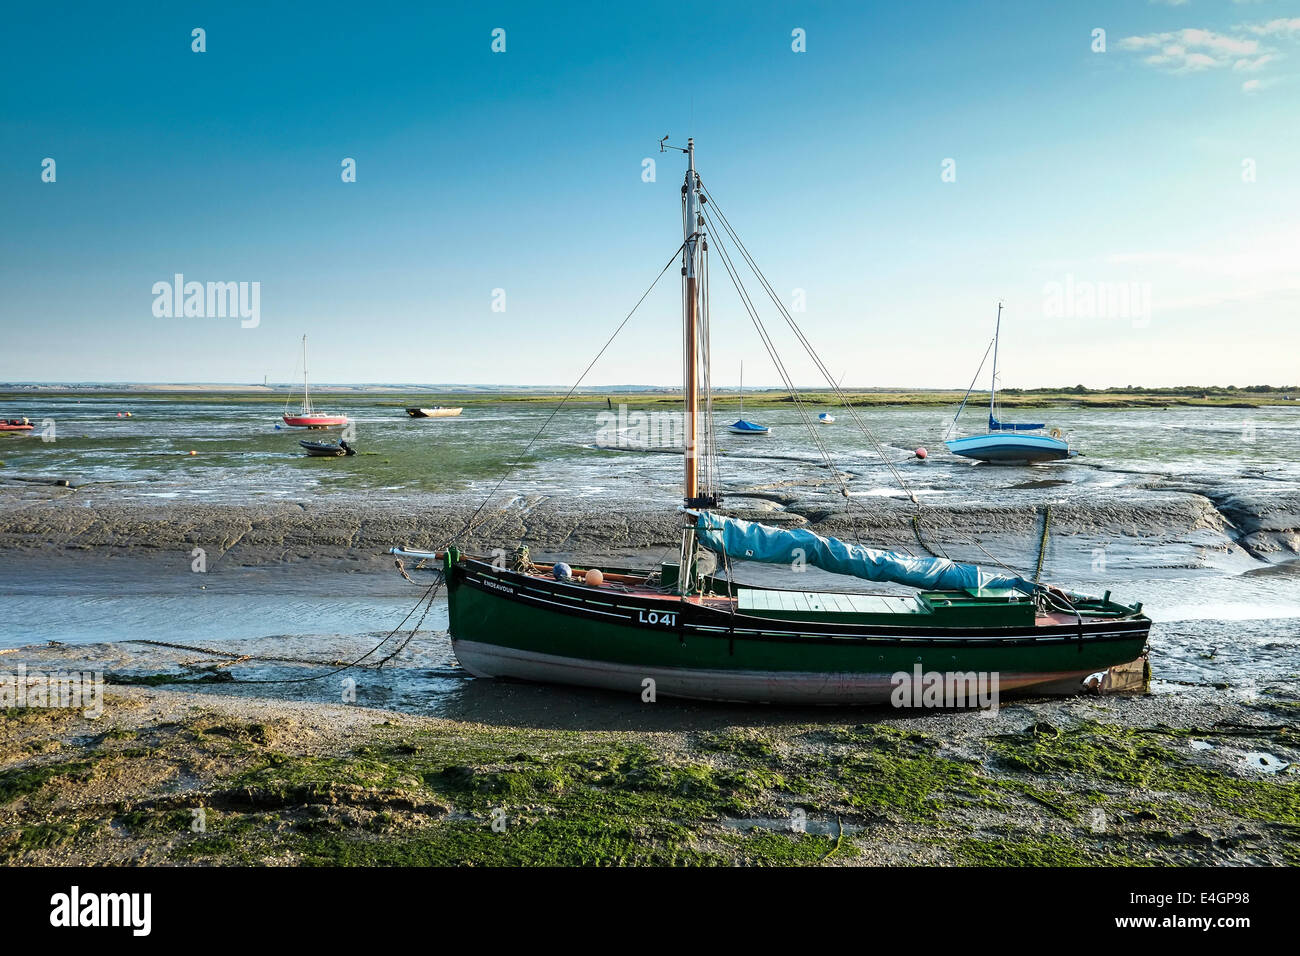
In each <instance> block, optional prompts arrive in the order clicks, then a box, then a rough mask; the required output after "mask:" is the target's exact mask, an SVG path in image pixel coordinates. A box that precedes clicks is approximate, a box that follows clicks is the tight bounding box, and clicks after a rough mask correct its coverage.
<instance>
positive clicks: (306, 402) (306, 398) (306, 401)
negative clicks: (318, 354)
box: [302, 335, 311, 415]
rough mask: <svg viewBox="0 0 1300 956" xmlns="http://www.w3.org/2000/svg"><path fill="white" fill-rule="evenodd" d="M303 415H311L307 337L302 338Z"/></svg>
mask: <svg viewBox="0 0 1300 956" xmlns="http://www.w3.org/2000/svg"><path fill="white" fill-rule="evenodd" d="M302 413H303V414H304V415H310V414H311V394H310V393H309V392H308V390H307V336H305V335H304V336H303V337H302Z"/></svg>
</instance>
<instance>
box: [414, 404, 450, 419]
mask: <svg viewBox="0 0 1300 956" xmlns="http://www.w3.org/2000/svg"><path fill="white" fill-rule="evenodd" d="M464 410H465V409H464V408H451V407H448V406H444V405H435V406H434V407H433V408H408V409H407V410H406V414H408V415H410V416H411V417H412V418H455V417H456V416H457V415H459V414H460V413H461V412H463V411H464Z"/></svg>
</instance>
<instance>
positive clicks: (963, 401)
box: [943, 339, 994, 441]
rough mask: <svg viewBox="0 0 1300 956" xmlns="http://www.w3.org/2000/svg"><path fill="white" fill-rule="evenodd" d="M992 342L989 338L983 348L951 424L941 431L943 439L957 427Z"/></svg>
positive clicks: (946, 438)
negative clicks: (977, 366)
mask: <svg viewBox="0 0 1300 956" xmlns="http://www.w3.org/2000/svg"><path fill="white" fill-rule="evenodd" d="M993 342H994V339H989V344H988V347H987V348H986V349H984V357H983V358H982V359H980V367H979V368H977V369H976V370H975V374H974V375H973V376H972V377H971V380H970V387H969V388H967V389H966V394H965V395H963V396H962V399H961V406H960V407H959V408H958V409H957V414H956V415H954V416H952V424H950V425H949V426H948V430H947V431H946V432H944V433H943V440H944V441H947V440H948V436H949V435H951V434H952V430H953V429H954V428H956V427H957V419H959V418H961V413H962V412H963V411H965V410H966V402H967V400H968V399H969V398H970V393H971V392H973V391H974V390H975V383H976V382H977V381H979V377H980V372H982V371H984V363H985V362H987V361H988V360H989V352H991V351H993Z"/></svg>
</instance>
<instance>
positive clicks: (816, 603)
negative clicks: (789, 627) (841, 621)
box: [736, 588, 923, 617]
mask: <svg viewBox="0 0 1300 956" xmlns="http://www.w3.org/2000/svg"><path fill="white" fill-rule="evenodd" d="M736 599H737V604H736V607H737V610H740V611H747V612H749V613H752V614H757V615H759V616H760V617H763V616H770V615H772V614H774V613H775V614H781V615H785V614H816V615H818V616H819V617H822V616H826V615H835V614H855V615H856V614H920V613H923V612H922V611H921V609H920V607H919V606H918V605H917V603H916V599H915V598H910V597H886V596H884V595H880V594H842V593H840V594H836V593H830V592H825V591H758V590H753V589H751V588H740V589H738V591H737V594H736Z"/></svg>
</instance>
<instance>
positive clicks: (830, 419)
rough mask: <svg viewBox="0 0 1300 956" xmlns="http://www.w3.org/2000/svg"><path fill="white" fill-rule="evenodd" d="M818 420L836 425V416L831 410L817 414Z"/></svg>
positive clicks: (824, 423) (825, 423)
mask: <svg viewBox="0 0 1300 956" xmlns="http://www.w3.org/2000/svg"><path fill="white" fill-rule="evenodd" d="M817 421H818V422H820V423H821V424H823V425H834V424H835V416H834V415H832V414H831V413H830V412H822V413H821V414H820V415H818V416H817Z"/></svg>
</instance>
